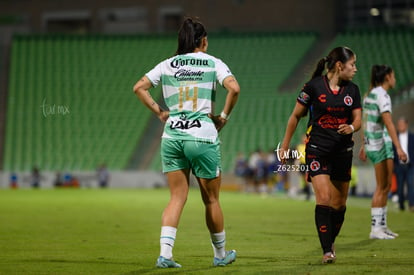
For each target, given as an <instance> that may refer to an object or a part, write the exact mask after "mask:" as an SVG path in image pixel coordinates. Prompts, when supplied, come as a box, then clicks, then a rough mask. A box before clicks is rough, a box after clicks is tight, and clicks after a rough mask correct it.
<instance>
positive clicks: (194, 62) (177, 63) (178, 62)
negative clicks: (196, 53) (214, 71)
mask: <svg viewBox="0 0 414 275" xmlns="http://www.w3.org/2000/svg"><path fill="white" fill-rule="evenodd" d="M188 65H190V66H204V67H208V66H209V64H208V60H207V59H197V58H189V59H182V58H177V59H173V61H171V63H170V66H171V67H172V68H174V69H179V68H180V67H181V66H188Z"/></svg>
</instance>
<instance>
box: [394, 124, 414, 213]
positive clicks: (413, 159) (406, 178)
mask: <svg viewBox="0 0 414 275" xmlns="http://www.w3.org/2000/svg"><path fill="white" fill-rule="evenodd" d="M397 133H398V139H399V142H400V144H401V148H402V150H403V151H404V152H405V153H406V154H407V161H406V162H402V161H400V160H399V159H398V156H397V154H396V150H395V148H394V172H395V175H396V176H397V186H398V187H397V192H398V202H399V208H400V210H405V205H404V204H405V200H406V198H407V199H408V206H409V210H410V211H412V212H414V134H413V133H411V132H410V131H408V121H407V119H405V118H404V117H400V118H399V119H398V122H397ZM405 186H407V196H406V195H405Z"/></svg>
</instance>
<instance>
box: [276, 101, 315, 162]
mask: <svg viewBox="0 0 414 275" xmlns="http://www.w3.org/2000/svg"><path fill="white" fill-rule="evenodd" d="M307 112H308V107H306V106H305V105H303V104H301V103H299V102H296V105H295V108H294V109H293V111H292V114H291V115H290V117H289V120H288V123H287V126H286V131H285V136H284V137H283V141H282V144H281V146H280V150H279V151H278V152H279V157H280V159H283V158H284V156H285V154H284V152H285V151H287V150H288V149H289V145H290V141H291V139H292V136H293V134H294V133H295V130H296V127H297V126H298V123H299V121H300V119H301V118H302V117H304V116H305V115H306V113H307Z"/></svg>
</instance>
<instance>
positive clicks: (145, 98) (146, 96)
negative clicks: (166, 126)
mask: <svg viewBox="0 0 414 275" xmlns="http://www.w3.org/2000/svg"><path fill="white" fill-rule="evenodd" d="M151 87H152V83H151V81H150V80H149V79H148V77H147V76H143V77H142V78H141V79H140V80H138V82H137V83H136V84H135V85H134V89H133V90H134V93H135V94H136V95H137V97H138V98H139V99H140V100H141V102H142V103H144V105H145V106H147V108H148V109H150V110H151V111H152V112H153V113H154V114H156V115H157V116H158V118H159V119H160V120H161V121H162V122H166V121H167V119H168V117H169V112H168V111H164V110H163V109H162V108H161V107H160V106H159V105H158V104H157V103H156V102H155V101H154V99H153V98H152V96H151V94H150V93H149V89H150V88H151Z"/></svg>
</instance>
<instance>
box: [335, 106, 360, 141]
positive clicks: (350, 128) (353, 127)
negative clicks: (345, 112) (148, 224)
mask: <svg viewBox="0 0 414 275" xmlns="http://www.w3.org/2000/svg"><path fill="white" fill-rule="evenodd" d="M361 118H362V110H361V108H356V109H353V110H352V123H351V124H341V125H339V127H338V133H339V134H341V135H349V134H352V133H354V132H357V131H358V130H359V129H361Z"/></svg>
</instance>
